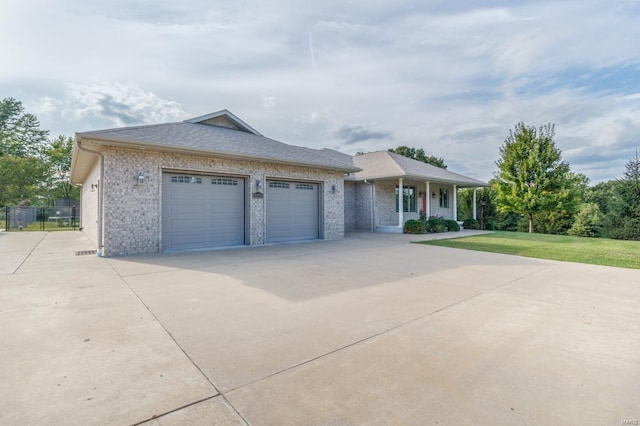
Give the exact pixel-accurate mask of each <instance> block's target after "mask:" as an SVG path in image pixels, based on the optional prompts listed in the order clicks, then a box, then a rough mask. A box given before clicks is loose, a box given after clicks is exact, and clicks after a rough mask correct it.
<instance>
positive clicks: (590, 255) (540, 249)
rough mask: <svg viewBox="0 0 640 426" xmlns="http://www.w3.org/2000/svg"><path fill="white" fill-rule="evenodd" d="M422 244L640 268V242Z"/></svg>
mask: <svg viewBox="0 0 640 426" xmlns="http://www.w3.org/2000/svg"><path fill="white" fill-rule="evenodd" d="M418 244H429V245H434V246H441V247H451V248H459V249H467V250H478V251H488V252H492V253H504V254H515V255H518V256H526V257H536V258H539V259H551V260H562V261H568V262H578V263H590V264H593V265H605V266H618V267H621V268H634V269H640V241H621V240H610V239H608V238H583V237H569V236H566V235H545V234H527V233H524V232H496V233H494V234H485V235H477V236H473V237H464V238H454V239H450V240H433V241H421V242H419V243H418Z"/></svg>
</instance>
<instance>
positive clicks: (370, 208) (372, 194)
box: [364, 179, 376, 232]
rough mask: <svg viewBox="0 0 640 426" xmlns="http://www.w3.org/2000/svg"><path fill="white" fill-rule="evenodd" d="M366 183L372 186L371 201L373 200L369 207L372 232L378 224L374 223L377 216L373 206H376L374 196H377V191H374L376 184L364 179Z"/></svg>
mask: <svg viewBox="0 0 640 426" xmlns="http://www.w3.org/2000/svg"><path fill="white" fill-rule="evenodd" d="M364 183H366V184H367V185H369V186H370V187H371V197H370V201H371V206H370V207H369V211H370V213H371V218H370V219H369V221H370V222H369V223H370V224H371V232H375V230H376V225H375V224H374V222H373V221H374V218H375V216H374V215H373V207H374V206H375V202H374V200H373V197H374V196H375V192H374V184H373V183H371V182H369V181H367V180H366V179H365V180H364Z"/></svg>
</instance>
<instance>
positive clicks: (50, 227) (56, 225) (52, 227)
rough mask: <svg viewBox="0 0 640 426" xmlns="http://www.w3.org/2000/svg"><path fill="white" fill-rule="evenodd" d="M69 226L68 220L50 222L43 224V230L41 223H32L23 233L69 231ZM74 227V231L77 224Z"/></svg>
mask: <svg viewBox="0 0 640 426" xmlns="http://www.w3.org/2000/svg"><path fill="white" fill-rule="evenodd" d="M70 225H71V224H70V223H69V221H68V220H65V221H60V222H58V221H51V222H44V229H42V228H43V224H42V222H33V223H32V224H30V225H29V226H27V227H26V228H24V229H23V231H70V230H71V229H73V228H72V227H71V226H70ZM75 225H76V227H75V229H78V223H77V222H76V224H75ZM12 231H15V230H12Z"/></svg>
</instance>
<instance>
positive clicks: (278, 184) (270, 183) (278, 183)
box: [269, 181, 289, 189]
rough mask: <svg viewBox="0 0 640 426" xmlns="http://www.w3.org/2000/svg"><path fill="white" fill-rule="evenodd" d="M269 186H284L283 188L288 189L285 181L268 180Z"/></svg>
mask: <svg viewBox="0 0 640 426" xmlns="http://www.w3.org/2000/svg"><path fill="white" fill-rule="evenodd" d="M269 188H285V189H288V188H289V184H288V183H287V182H277V181H271V182H269Z"/></svg>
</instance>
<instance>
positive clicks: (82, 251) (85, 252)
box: [76, 250, 98, 256]
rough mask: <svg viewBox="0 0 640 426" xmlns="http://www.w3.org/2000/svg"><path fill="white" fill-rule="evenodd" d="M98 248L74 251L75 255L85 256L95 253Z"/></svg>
mask: <svg viewBox="0 0 640 426" xmlns="http://www.w3.org/2000/svg"><path fill="white" fill-rule="evenodd" d="M96 253H98V250H80V251H77V252H76V256H86V255H89V254H96Z"/></svg>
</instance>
